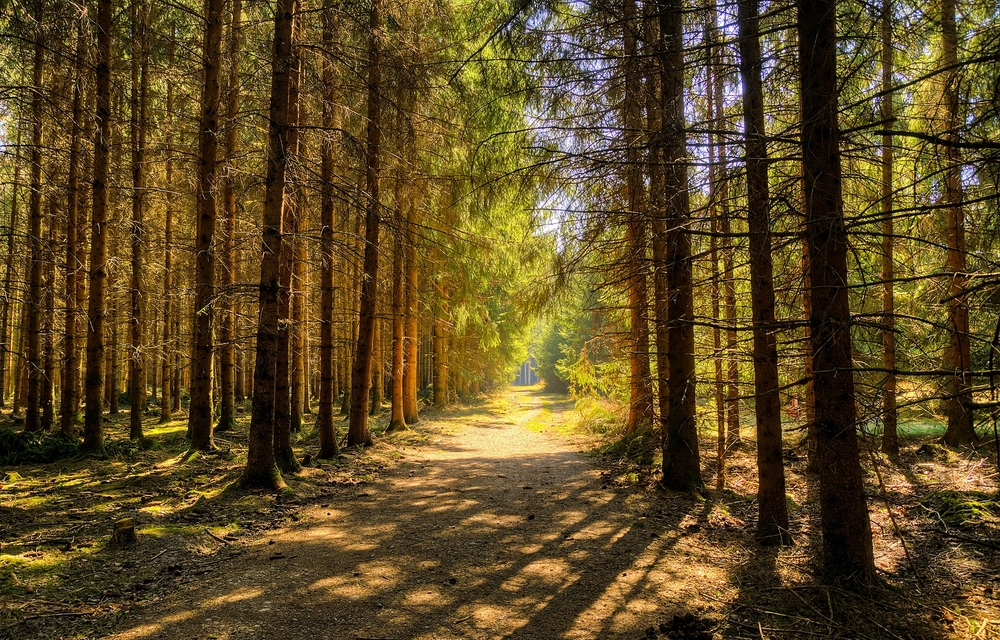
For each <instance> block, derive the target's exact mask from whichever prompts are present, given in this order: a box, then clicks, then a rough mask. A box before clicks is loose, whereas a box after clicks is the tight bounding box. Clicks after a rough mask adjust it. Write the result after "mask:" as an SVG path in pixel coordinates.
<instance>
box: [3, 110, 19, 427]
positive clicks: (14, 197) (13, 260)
mask: <svg viewBox="0 0 1000 640" xmlns="http://www.w3.org/2000/svg"><path fill="white" fill-rule="evenodd" d="M16 142H17V150H16V151H15V152H14V182H13V185H12V188H11V196H10V200H11V202H10V220H9V225H8V227H7V259H6V260H5V264H4V274H3V292H2V296H3V297H2V302H3V312H2V316H0V407H3V406H4V399H5V397H6V395H7V383H8V380H10V381H12V382H13V383H14V386H15V389H16V383H17V379H18V375H17V372H18V370H19V369H18V367H17V365H16V364H15V363H16V362H17V359H16V358H14V360H13V361H12V362H10V364H8V361H9V360H10V358H9V354H10V345H11V342H10V341H11V337H12V336H11V334H12V333H13V331H11V330H10V329H11V322H10V317H11V313H12V312H13V309H14V305H13V304H11V302H12V300H13V293H14V292H13V289H12V288H11V281H12V280H13V278H14V272H15V271H16V270H17V267H16V265H17V261H18V260H17V256H16V254H15V250H14V230H15V229H17V228H18V224H19V222H20V212H21V210H20V204H21V202H20V199H19V198H18V195H19V194H20V186H21V127H20V126H19V127H18V128H17V138H16ZM8 366H9V369H8ZM8 370H10V376H9V377H8ZM13 396H14V405H15V407H14V409H15V410H14V413H15V414H16V413H17V391H16V390H15V391H14V394H13Z"/></svg>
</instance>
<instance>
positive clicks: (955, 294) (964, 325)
mask: <svg viewBox="0 0 1000 640" xmlns="http://www.w3.org/2000/svg"><path fill="white" fill-rule="evenodd" d="M940 3H941V4H940V9H941V66H942V67H944V68H946V69H950V71H948V72H947V73H946V74H945V77H944V95H943V96H942V99H943V102H944V108H945V112H946V113H945V118H946V124H945V126H946V131H945V134H944V136H943V137H944V139H945V140H947V141H949V142H954V141H957V140H958V129H959V127H960V126H961V125H962V116H961V114H960V113H959V104H958V69H957V67H958V33H957V28H956V26H955V0H940ZM944 161H945V178H944V202H945V204H946V205H947V207H948V208H947V230H946V233H947V240H948V259H947V263H946V264H945V269H946V270H947V271H948V272H949V273H951V274H953V275H952V278H951V283H950V286H949V289H948V321H949V325H950V326H951V343H950V347H949V349H948V366H947V368H948V369H949V370H951V371H954V375H953V376H952V377H951V379H950V380H949V393H948V402H947V405H948V428H947V430H946V431H945V434H944V438H943V439H942V441H943V442H944V443H945V444H946V445H949V446H959V445H963V444H974V443H975V442H976V430H975V426H974V423H973V413H972V381H971V373H972V355H971V347H970V345H969V301H968V297H967V295H966V293H965V289H966V286H967V285H968V282H969V276H968V273H967V270H966V264H965V212H964V210H963V206H962V198H963V187H962V150H961V149H960V148H959V147H958V146H956V145H954V144H950V145H947V146H946V148H945V149H944Z"/></svg>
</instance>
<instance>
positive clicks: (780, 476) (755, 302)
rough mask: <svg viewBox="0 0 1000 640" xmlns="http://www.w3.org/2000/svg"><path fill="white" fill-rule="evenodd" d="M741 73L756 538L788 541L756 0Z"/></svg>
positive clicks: (748, 7) (742, 8) (744, 17)
mask: <svg viewBox="0 0 1000 640" xmlns="http://www.w3.org/2000/svg"><path fill="white" fill-rule="evenodd" d="M738 11H739V17H738V20H739V31H740V75H741V76H742V77H743V123H744V131H745V132H746V133H745V135H746V180H747V226H748V229H749V241H750V299H751V306H752V308H753V309H752V311H753V365H754V367H753V368H754V392H755V393H754V396H755V397H754V406H755V414H756V417H757V472H758V477H759V483H758V489H757V513H758V519H757V540H758V541H759V542H760V543H761V544H763V545H780V544H788V543H790V542H791V536H790V535H789V533H788V507H787V504H786V502H785V468H784V460H783V458H782V455H781V444H782V441H781V398H780V397H779V395H778V347H777V342H776V336H775V334H776V332H777V328H776V327H775V323H774V273H773V265H772V261H771V251H772V247H771V218H770V204H771V203H770V198H771V196H770V191H769V187H768V176H767V168H768V157H767V137H766V136H767V132H766V130H765V125H764V85H763V79H762V73H763V68H762V67H763V64H762V62H761V53H760V15H759V9H758V4H757V0H740V2H739V10H738Z"/></svg>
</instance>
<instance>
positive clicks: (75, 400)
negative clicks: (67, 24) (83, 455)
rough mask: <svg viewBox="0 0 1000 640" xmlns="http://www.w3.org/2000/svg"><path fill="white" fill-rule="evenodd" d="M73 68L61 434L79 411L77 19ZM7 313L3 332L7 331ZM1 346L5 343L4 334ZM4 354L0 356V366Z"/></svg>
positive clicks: (80, 41)
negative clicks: (74, 66) (74, 65)
mask: <svg viewBox="0 0 1000 640" xmlns="http://www.w3.org/2000/svg"><path fill="white" fill-rule="evenodd" d="M76 28H77V36H76V68H75V70H74V78H73V107H72V109H73V124H72V125H71V126H72V133H71V137H70V146H69V169H68V172H69V175H68V177H67V183H68V186H69V190H68V194H67V196H68V201H67V203H66V204H67V206H66V315H65V322H64V323H63V357H64V358H65V362H66V366H65V370H64V371H65V373H64V375H63V384H62V397H61V400H60V403H59V430H60V431H61V432H62V433H63V434H64V435H67V436H68V435H72V434H73V432H74V431H75V430H76V418H77V414H79V412H80V393H79V389H80V382H79V380H80V350H79V348H78V341H77V331H78V329H79V326H78V325H79V324H80V305H79V300H78V298H77V293H76V292H77V287H78V284H77V280H78V279H82V278H83V265H82V264H81V258H82V257H83V252H82V249H83V242H82V240H83V238H84V237H85V234H83V233H81V232H80V231H81V227H82V226H83V224H84V219H83V213H82V208H81V206H80V200H81V197H82V194H81V189H80V136H81V134H82V127H81V126H80V121H81V120H82V118H83V59H84V54H85V48H84V45H85V44H86V39H85V36H84V34H85V31H84V26H83V20H82V19H77V20H76ZM6 319H7V318H6V314H4V327H3V329H2V333H3V335H4V336H6V335H7V327H6ZM3 340H4V346H6V340H7V339H6V337H5V338H4V339H3ZM4 360H5V359H4V358H3V357H0V368H2V366H3V362H4ZM2 390H3V373H2V372H0V406H3V404H2V396H3V391H2Z"/></svg>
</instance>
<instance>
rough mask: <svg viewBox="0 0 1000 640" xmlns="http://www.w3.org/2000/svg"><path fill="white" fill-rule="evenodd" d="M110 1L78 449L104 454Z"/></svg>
mask: <svg viewBox="0 0 1000 640" xmlns="http://www.w3.org/2000/svg"><path fill="white" fill-rule="evenodd" d="M111 29H112V0H98V2H97V59H96V87H95V95H96V118H95V124H96V126H95V136H94V182H93V185H94V187H93V189H94V190H93V193H94V195H93V202H92V207H93V212H92V217H91V228H90V278H89V284H90V288H89V290H90V294H89V298H88V302H87V327H88V329H87V371H86V374H85V375H86V377H85V381H84V385H85V399H86V404H85V407H84V416H83V449H82V450H83V451H84V452H85V453H92V454H99V453H103V451H104V429H103V427H102V425H101V412H102V411H103V409H104V407H103V398H102V397H101V394H102V392H103V390H104V321H105V310H104V298H105V285H106V283H107V268H108V265H107V258H108V238H107V232H108V228H107V227H108V152H109V150H110V148H109V144H108V143H109V142H110V139H111Z"/></svg>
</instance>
